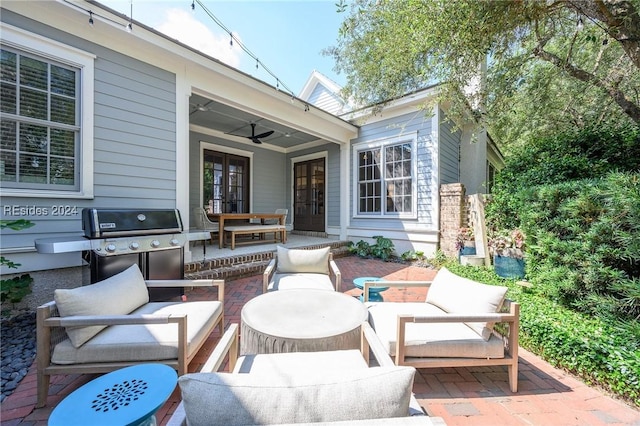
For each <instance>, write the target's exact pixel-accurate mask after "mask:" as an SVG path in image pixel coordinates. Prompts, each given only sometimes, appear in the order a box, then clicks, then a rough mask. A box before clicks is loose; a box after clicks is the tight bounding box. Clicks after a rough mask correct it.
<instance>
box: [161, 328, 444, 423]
mask: <svg viewBox="0 0 640 426" xmlns="http://www.w3.org/2000/svg"><path fill="white" fill-rule="evenodd" d="M361 333H362V334H361V336H362V340H361V350H357V349H356V350H346V351H324V352H292V353H275V354H260V355H245V356H242V357H240V358H238V324H231V325H230V326H229V329H228V330H227V331H226V333H225V334H224V335H223V336H222V338H221V339H220V341H219V342H218V344H217V346H216V347H215V349H214V351H213V353H212V354H211V356H210V357H209V359H208V360H207V361H206V363H205V364H204V366H203V367H202V369H201V372H200V373H193V374H187V375H185V376H183V377H182V378H181V379H180V380H179V385H180V390H181V395H182V401H181V402H180V405H179V406H178V407H177V409H176V411H175V412H174V414H173V416H172V417H171V418H170V419H169V421H168V423H167V424H168V425H169V426H178V425H181V426H182V425H187V424H189V425H190V426H198V425H210V424H224V425H227V426H233V425H241V424H242V425H244V424H283V423H286V424H290V423H296V424H306V423H313V422H322V424H332V423H334V422H335V423H336V424H363V425H370V424H371V425H377V424H389V425H397V424H403V425H405V424H406V425H413V424H421V425H444V421H443V420H442V419H441V418H439V417H429V416H427V415H426V414H425V411H424V410H423V409H422V407H420V405H419V403H418V401H417V400H416V399H415V397H414V396H413V394H412V387H413V376H414V374H415V369H414V368H411V367H398V366H395V365H394V364H393V361H391V358H389V356H388V355H387V354H386V352H385V350H384V348H383V347H382V346H381V344H380V342H379V341H378V339H377V337H376V335H375V333H374V332H373V330H372V329H371V327H370V326H369V324H368V323H366V322H365V323H363V324H362V328H361ZM370 353H371V354H373V356H374V358H375V361H376V362H377V365H376V366H372V367H370V366H369V364H370V360H369V356H370ZM227 359H228V363H227V366H228V370H229V372H218V371H219V369H220V367H221V366H222V365H223V363H224V361H225V360H227ZM371 364H375V363H374V362H373V360H372V361H371Z"/></svg>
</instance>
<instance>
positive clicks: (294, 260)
mask: <svg viewBox="0 0 640 426" xmlns="http://www.w3.org/2000/svg"><path fill="white" fill-rule="evenodd" d="M276 255H277V256H278V268H277V272H278V273H279V274H285V273H296V272H302V273H304V272H308V273H316V274H329V247H324V248H321V249H313V250H303V249H288V248H286V247H282V246H278V247H277V253H276Z"/></svg>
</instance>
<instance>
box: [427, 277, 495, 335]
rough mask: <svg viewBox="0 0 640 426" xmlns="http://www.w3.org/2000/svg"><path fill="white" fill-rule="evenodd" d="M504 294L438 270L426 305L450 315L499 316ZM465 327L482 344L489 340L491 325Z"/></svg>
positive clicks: (478, 324) (476, 323)
mask: <svg viewBox="0 0 640 426" xmlns="http://www.w3.org/2000/svg"><path fill="white" fill-rule="evenodd" d="M506 293H507V287H502V286H495V285H487V284H482V283H479V282H477V281H473V280H470V279H468V278H463V277H460V276H458V275H456V274H454V273H452V272H451V271H449V270H448V269H447V268H441V269H440V271H438V273H437V274H436V276H435V278H434V279H433V282H432V284H431V286H430V287H429V292H428V293H427V299H426V302H427V303H431V304H432V305H435V306H437V307H439V308H440V309H442V310H443V311H446V312H449V313H456V314H488V313H496V312H498V310H499V309H500V307H501V306H502V302H503V301H504V296H505V294H506ZM467 325H468V326H469V327H471V329H473V330H474V331H475V332H476V333H478V334H479V335H480V336H482V338H483V339H484V340H489V337H490V336H491V331H492V330H493V325H494V323H486V322H473V323H467Z"/></svg>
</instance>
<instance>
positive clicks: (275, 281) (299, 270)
mask: <svg viewBox="0 0 640 426" xmlns="http://www.w3.org/2000/svg"><path fill="white" fill-rule="evenodd" d="M329 250H330V248H329V247H324V248H321V249H312V250H306V249H288V248H286V247H282V246H278V247H277V249H276V255H275V257H274V258H273V259H272V260H271V262H269V264H268V265H267V267H266V269H265V270H264V273H263V274H262V292H263V293H266V292H267V291H277V290H290V289H300V288H303V289H304V288H316V289H321V290H335V291H340V288H341V285H342V274H341V273H340V269H338V265H337V264H336V262H335V261H334V260H333V255H332V254H331V252H330V251H329ZM332 277H333V281H332Z"/></svg>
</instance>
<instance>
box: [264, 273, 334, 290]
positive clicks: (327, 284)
mask: <svg viewBox="0 0 640 426" xmlns="http://www.w3.org/2000/svg"><path fill="white" fill-rule="evenodd" d="M311 288H313V289H317V290H335V287H334V286H333V283H332V282H331V278H329V275H326V274H312V273H300V274H296V273H292V274H278V273H276V274H273V278H272V280H271V282H269V286H268V287H267V291H276V290H292V289H311Z"/></svg>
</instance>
